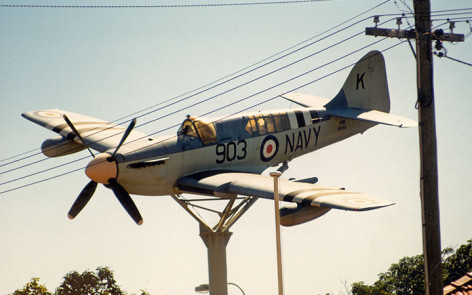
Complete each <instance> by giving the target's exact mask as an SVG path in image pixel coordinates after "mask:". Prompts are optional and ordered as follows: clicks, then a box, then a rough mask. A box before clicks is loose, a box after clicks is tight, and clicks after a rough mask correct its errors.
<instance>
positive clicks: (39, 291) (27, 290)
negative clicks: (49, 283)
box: [12, 278, 51, 295]
mask: <svg viewBox="0 0 472 295" xmlns="http://www.w3.org/2000/svg"><path fill="white" fill-rule="evenodd" d="M12 295H51V293H49V292H48V289H47V288H46V286H44V285H40V284H39V278H32V279H31V281H29V282H28V283H26V285H25V286H24V287H23V288H22V289H18V290H16V291H15V292H13V294H12Z"/></svg>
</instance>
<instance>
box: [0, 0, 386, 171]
mask: <svg viewBox="0 0 472 295" xmlns="http://www.w3.org/2000/svg"><path fill="white" fill-rule="evenodd" d="M389 1H390V0H387V1H384V2H382V3H380V4H378V5H376V6H374V7H372V8H370V9H367V10H365V11H364V12H362V13H360V14H358V15H356V16H354V17H351V18H349V19H348V20H346V21H343V22H341V23H340V24H338V25H336V26H333V27H331V28H330V29H328V30H326V31H324V32H322V33H320V34H317V35H315V36H313V37H311V38H309V39H307V40H305V41H303V42H300V43H298V44H296V45H294V46H291V47H290V48H288V49H285V50H283V51H281V52H278V53H276V54H274V55H272V56H271V57H269V58H266V59H264V60H262V61H260V62H257V63H255V64H253V65H251V66H249V67H246V68H244V69H242V70H240V71H237V72H235V73H233V74H231V75H227V76H225V77H223V78H220V79H218V80H216V81H214V82H212V83H209V84H207V85H205V86H203V87H200V88H197V89H196V90H193V91H190V92H187V93H185V94H183V95H180V96H177V97H175V98H172V99H169V100H167V101H165V102H168V101H169V102H170V101H172V100H175V99H177V98H179V97H182V96H184V95H186V94H189V93H192V92H194V91H197V90H201V89H204V90H201V91H198V92H196V93H194V94H192V95H189V96H187V97H185V98H183V99H180V100H178V101H176V102H174V103H178V102H181V101H184V100H186V99H189V98H191V97H194V96H196V95H199V94H202V93H204V92H206V91H209V90H211V89H214V88H216V87H218V86H221V85H223V84H225V83H228V82H230V81H233V80H235V79H237V78H240V77H242V76H244V75H246V74H249V73H251V72H253V71H255V70H258V69H260V68H263V67H265V66H267V65H269V64H271V63H274V62H276V61H278V60H281V59H283V58H285V57H287V56H289V55H291V54H294V53H296V52H298V51H301V50H302V49H305V48H307V47H309V46H311V45H314V44H316V43H318V42H320V41H322V40H324V39H326V38H328V37H332V36H334V35H335V34H338V33H340V32H341V31H343V30H345V29H347V28H349V27H351V26H353V25H356V24H358V23H360V22H362V21H364V20H366V19H368V18H364V19H362V20H360V21H357V22H355V23H353V24H351V25H349V26H346V27H344V28H342V29H340V30H338V31H336V32H334V33H332V34H331V35H329V36H328V37H324V38H321V39H318V40H316V41H314V42H311V43H309V44H307V45H304V46H303V47H301V48H298V49H296V50H293V51H291V52H289V53H287V54H285V55H283V56H281V57H278V58H276V59H274V60H271V61H269V62H266V63H264V64H262V65H260V66H258V67H256V68H252V69H251V70H248V71H246V72H243V73H242V74H239V75H237V76H235V77H233V78H230V79H227V80H225V81H223V82H221V83H218V84H216V85H214V86H211V85H212V84H214V83H217V82H219V81H221V80H224V79H225V78H226V77H231V76H233V75H235V74H238V73H240V72H242V71H244V70H246V69H250V68H251V67H253V66H256V65H258V64H260V63H262V62H265V61H267V60H270V59H272V58H273V57H276V56H278V55H280V54H282V53H284V52H287V51H289V50H291V49H293V48H296V47H298V46H300V45H302V44H304V43H306V42H308V41H311V40H313V39H314V38H316V37H318V36H322V35H323V34H326V33H327V32H329V31H331V30H333V29H335V28H337V27H339V26H341V25H342V24H345V23H347V22H349V21H351V20H353V19H355V18H357V17H359V16H361V15H363V14H365V13H367V12H369V11H371V10H373V9H375V8H377V7H380V6H381V5H384V4H385V3H387V2H389ZM206 86H211V87H208V88H206V89H205V87H206ZM165 102H161V103H159V104H156V105H154V106H152V107H148V108H145V109H143V110H141V111H138V112H135V113H133V114H131V115H128V116H125V117H122V118H120V119H117V120H115V121H113V122H116V121H119V120H122V119H124V118H126V117H129V116H132V115H134V114H138V113H140V112H144V111H146V110H149V109H152V108H154V107H156V106H159V105H162V104H163V103H165ZM171 105H172V104H168V105H166V106H164V107H160V108H158V109H155V110H152V111H150V112H147V113H145V114H142V115H140V116H138V118H140V117H143V116H146V115H149V114H151V113H153V112H156V111H159V110H162V109H164V108H166V107H168V106H171ZM119 124H120V123H119ZM140 126H142V125H140ZM98 132H101V130H100V131H98ZM98 132H97V133H98ZM94 134H96V133H94ZM118 134H119V133H117V134H115V135H118ZM115 135H112V136H115ZM33 151H34V150H33ZM33 151H30V152H33ZM26 153H29V152H26ZM26 153H25V154H26ZM39 154H41V152H37V153H36V154H33V155H30V156H27V157H24V158H21V159H17V160H15V161H12V162H9V163H6V164H2V165H0V167H3V166H7V165H10V164H12V163H16V162H19V161H22V160H24V159H28V158H31V157H33V156H35V155H39ZM15 157H17V156H13V157H10V158H8V159H11V158H15ZM2 161H4V160H2ZM37 162H40V161H36V162H33V163H32V164H35V163H37ZM26 166H28V164H27V165H23V166H21V167H19V168H15V169H11V170H8V171H5V172H3V173H6V172H9V171H13V170H17V169H20V168H23V167H26Z"/></svg>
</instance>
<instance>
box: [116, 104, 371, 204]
mask: <svg viewBox="0 0 472 295" xmlns="http://www.w3.org/2000/svg"><path fill="white" fill-rule="evenodd" d="M374 125H375V124H374V123H368V122H363V121H357V120H350V119H344V118H337V117H332V116H329V115H327V114H326V112H325V110H324V109H313V108H304V109H297V110H277V111H270V112H265V113H250V114H244V115H240V116H232V117H228V118H224V119H217V120H198V119H192V118H188V119H186V120H185V121H184V123H183V124H182V127H181V128H180V130H179V131H178V133H177V135H176V136H168V137H161V138H156V139H153V140H152V141H151V142H147V143H145V144H144V145H143V144H142V143H140V145H142V146H141V147H137V148H136V151H135V152H133V153H129V154H123V157H122V159H121V160H119V161H118V171H119V172H118V181H119V182H120V183H121V184H122V185H123V186H124V187H125V188H126V190H127V191H128V192H129V193H132V194H138V195H153V196H155V195H169V194H176V193H181V192H180V191H179V190H178V189H177V188H176V187H175V183H176V181H177V180H178V179H179V178H180V177H182V176H185V175H188V174H194V173H198V172H202V171H211V170H217V171H238V172H251V173H261V172H262V171H264V170H265V169H266V168H267V167H270V166H276V165H278V164H280V163H283V162H288V161H290V160H292V159H294V158H296V157H299V156H301V155H304V154H307V153H310V152H313V151H315V150H317V149H320V148H323V147H325V146H328V145H330V144H332V143H335V142H337V141H341V140H343V139H345V138H348V137H350V136H352V135H355V134H357V133H361V132H364V131H365V130H367V129H368V128H370V127H373V126H374ZM186 128H187V129H188V130H185V129H186ZM192 128H193V130H191V129H192ZM137 144H138V143H137Z"/></svg>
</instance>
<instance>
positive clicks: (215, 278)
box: [200, 224, 232, 295]
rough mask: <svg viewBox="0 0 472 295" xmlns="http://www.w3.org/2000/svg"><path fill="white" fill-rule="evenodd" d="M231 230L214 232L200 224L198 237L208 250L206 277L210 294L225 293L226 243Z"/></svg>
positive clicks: (223, 294)
mask: <svg viewBox="0 0 472 295" xmlns="http://www.w3.org/2000/svg"><path fill="white" fill-rule="evenodd" d="M231 234H232V233H231V232H228V231H226V232H214V231H212V230H210V229H208V228H207V227H205V226H203V225H202V224H200V237H201V238H202V240H203V242H204V243H205V246H206V247H207V250H208V277H209V285H210V294H216V295H219V294H221V295H227V294H228V278H227V268H226V245H228V241H229V238H230V237H231Z"/></svg>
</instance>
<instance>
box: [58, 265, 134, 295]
mask: <svg viewBox="0 0 472 295" xmlns="http://www.w3.org/2000/svg"><path fill="white" fill-rule="evenodd" d="M55 294H56V295H75V294H93V295H96V294H97V295H98V294H99V295H125V294H126V293H125V292H123V291H122V290H121V289H120V287H119V286H118V285H117V284H116V281H115V279H114V278H113V272H112V271H111V270H110V269H109V268H108V267H98V268H97V272H96V273H94V272H91V271H84V272H83V273H82V274H79V273H78V272H77V271H72V272H70V273H68V274H67V275H66V276H65V277H64V281H63V282H62V284H61V285H60V286H59V287H58V288H57V289H56V292H55Z"/></svg>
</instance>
